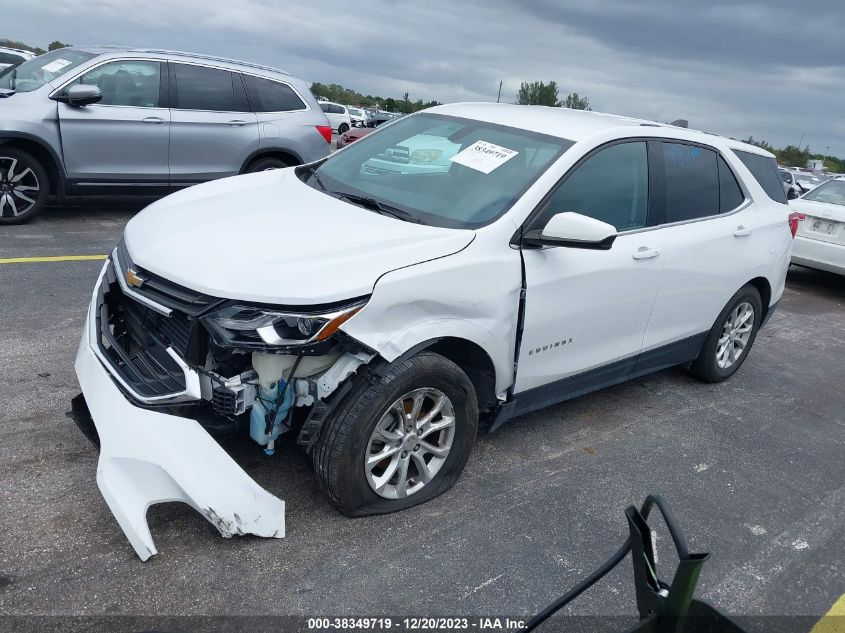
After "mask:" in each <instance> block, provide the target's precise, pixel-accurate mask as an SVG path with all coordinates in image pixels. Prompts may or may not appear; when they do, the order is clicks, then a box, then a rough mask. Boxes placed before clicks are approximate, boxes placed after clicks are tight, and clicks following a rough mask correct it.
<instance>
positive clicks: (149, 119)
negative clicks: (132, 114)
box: [141, 116, 164, 125]
mask: <svg viewBox="0 0 845 633" xmlns="http://www.w3.org/2000/svg"><path fill="white" fill-rule="evenodd" d="M141 123H150V124H151V125H161V124H162V123H164V119H162V118H161V117H158V116H148V117H147V118H146V119H141Z"/></svg>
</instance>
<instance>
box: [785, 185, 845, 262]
mask: <svg viewBox="0 0 845 633" xmlns="http://www.w3.org/2000/svg"><path fill="white" fill-rule="evenodd" d="M789 206H791V207H792V208H793V209H795V210H796V211H797V212H798V213H801V214H803V215H804V216H805V218H804V220H803V221H802V222H801V224H800V226H799V228H798V233H797V234H796V235H795V246H794V248H793V250H792V263H793V264H799V265H800V266H807V267H808V268H816V269H818V270H826V271H828V272H832V273H837V274H840V275H845V180H828V181H827V182H825V183H823V184H821V185H819V186H818V187H816V188H815V189H813V190H812V191H810V192H809V193H806V194H804V195H803V196H802V197H801V198H799V199H797V200H790V202H789Z"/></svg>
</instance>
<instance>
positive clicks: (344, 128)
mask: <svg viewBox="0 0 845 633" xmlns="http://www.w3.org/2000/svg"><path fill="white" fill-rule="evenodd" d="M348 131H349V126H348V125H346V123H341V124H340V125H339V126H338V127H337V133H338V134H345V133H346V132H348Z"/></svg>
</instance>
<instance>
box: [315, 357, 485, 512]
mask: <svg viewBox="0 0 845 633" xmlns="http://www.w3.org/2000/svg"><path fill="white" fill-rule="evenodd" d="M477 428H478V403H477V400H476V395H475V390H474V389H473V386H472V383H471V382H470V380H469V378H468V377H467V375H466V374H465V373H464V372H463V371H462V370H461V369H460V368H459V367H458V366H457V365H455V364H454V363H453V362H451V361H450V360H447V359H446V358H444V357H442V356H440V355H438V354H433V353H431V352H422V353H420V354H418V355H416V356H413V357H411V358H409V359H407V360H405V361H402V362H400V363H397V364H395V365H394V366H390V367H388V368H387V370H386V371H385V372H384V373H383V374H382V375H381V376H379V377H377V378H374V379H373V380H366V379H361V380H360V384H359V385H358V386H356V387H355V388H353V389H352V391H351V392H350V393H349V394H348V395H347V396H346V398H345V399H344V401H343V402H342V403H341V404H340V405H339V406H338V408H337V410H336V411H335V412H334V413H333V415H332V416H331V417H330V418H329V419H327V420H326V422H325V423H324V426H323V429H322V430H321V434H320V439H319V440H318V442H317V445H316V446H315V447H314V452H313V454H312V459H313V463H314V469H315V471H316V472H317V475H318V477H319V479H320V483H321V485H322V487H323V489H324V490H325V491H326V493H328V495H329V497H330V498H331V500H332V502H333V503H334V504H335V505H336V506H337V507H338V508H339V509H340V510H341V511H342V512H343V513H344V514H347V515H349V516H364V515H368V514H383V513H387V512H395V511H397V510H403V509H405V508H409V507H411V506H414V505H417V504H420V503H423V502H425V501H428V500H429V499H432V498H434V497H436V496H437V495H439V494H441V493H443V492H444V491H446V490H448V489H449V488H450V487H451V486H452V485H453V484H454V483H455V481H457V479H458V477H459V476H460V474H461V472H462V471H463V468H464V465H465V464H466V462H467V459H468V458H469V454H470V452H471V450H472V445H473V443H474V441H475V435H476V431H477Z"/></svg>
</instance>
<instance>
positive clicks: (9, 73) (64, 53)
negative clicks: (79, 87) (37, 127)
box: [0, 48, 95, 92]
mask: <svg viewBox="0 0 845 633" xmlns="http://www.w3.org/2000/svg"><path fill="white" fill-rule="evenodd" d="M92 57H95V55H94V54H92V53H85V52H83V51H75V50H72V49H69V48H59V49H56V50H54V51H50V52H49V53H46V54H45V55H41V56H39V57H36V58H35V59H30V60H29V61H25V62H24V63H23V64H21V65H20V66H12V67H10V68H6V69H5V70H3V71H0V90H14V91H15V92H31V91H33V90H38V89H39V88H40V87H41V86H43V85H44V84H46V83H48V82H50V81H53V80H54V79H55V78H56V77H60V76H61V75H64V74H65V73H66V72H68V71H69V70H71V69H73V68H75V67H76V66H79V64H81V63H83V62H86V61H88V60H89V59H91V58H92Z"/></svg>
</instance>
